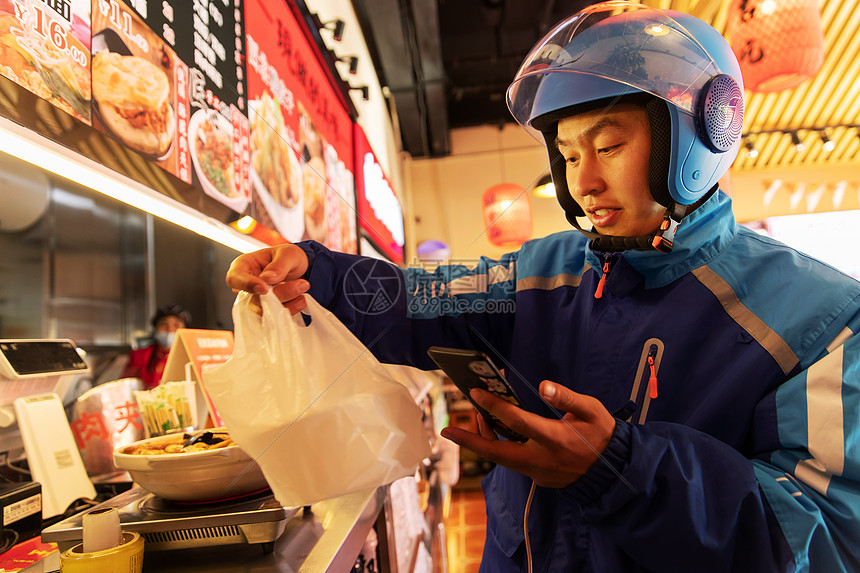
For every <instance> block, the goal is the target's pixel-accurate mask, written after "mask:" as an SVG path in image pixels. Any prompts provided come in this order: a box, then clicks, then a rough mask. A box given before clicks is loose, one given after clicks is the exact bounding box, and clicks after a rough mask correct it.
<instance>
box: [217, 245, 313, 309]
mask: <svg viewBox="0 0 860 573" xmlns="http://www.w3.org/2000/svg"><path fill="white" fill-rule="evenodd" d="M307 270H308V257H307V255H306V254H305V252H304V251H303V250H302V249H301V248H299V247H297V246H296V245H292V244H288V245H278V246H277V247H269V248H267V249H261V250H259V251H254V252H253V253H246V254H244V255H239V256H238V257H236V259H235V260H234V261H233V263H232V264H231V265H230V268H229V270H228V271H227V286H229V287H230V288H232V289H233V292H235V293H238V292H239V291H247V292H250V293H253V294H256V295H261V294H265V293H266V292H267V291H268V290H269V287H272V291H273V292H274V293H275V295H276V296H277V297H278V300H280V301H281V302H282V303H283V305H284V306H285V307H286V308H288V309H289V310H290V312H292V313H293V314H296V313H297V312H299V311H301V310H302V309H304V308H305V307H306V306H307V303H306V302H305V297H304V296H302V295H303V294H304V293H306V292H307V290H308V288H310V284H309V283H308V281H306V280H304V279H303V278H301V277H302V276H304V274H305V273H306V272H307Z"/></svg>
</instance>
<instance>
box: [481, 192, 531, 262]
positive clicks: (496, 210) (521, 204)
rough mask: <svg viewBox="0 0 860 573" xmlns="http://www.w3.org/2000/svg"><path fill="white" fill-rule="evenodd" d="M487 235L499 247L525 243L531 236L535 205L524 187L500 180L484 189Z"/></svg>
mask: <svg viewBox="0 0 860 573" xmlns="http://www.w3.org/2000/svg"><path fill="white" fill-rule="evenodd" d="M482 211H483V215H484V227H485V228H486V229H487V238H489V240H490V242H491V243H492V244H494V245H496V246H500V247H515V246H519V245H522V244H523V243H524V242H525V241H527V240H528V239H529V238H530V237H531V235H532V205H531V201H530V199H529V194H528V193H527V192H526V190H525V188H524V187H522V186H520V185H516V184H514V183H501V184H499V185H494V186H492V187H490V188H489V189H487V190H486V191H484V195H483V198H482Z"/></svg>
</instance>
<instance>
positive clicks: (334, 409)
mask: <svg viewBox="0 0 860 573" xmlns="http://www.w3.org/2000/svg"><path fill="white" fill-rule="evenodd" d="M305 298H306V300H307V303H308V306H307V309H306V310H305V311H303V312H304V313H305V314H309V315H310V316H311V324H310V325H308V326H305V323H304V320H303V319H302V317H301V315H299V314H297V315H295V316H291V315H290V311H289V310H287V309H285V308H284V307H283V306H282V305H281V304H280V302H279V301H278V299H277V297H276V296H275V295H274V294H272V293H271V292H270V293H268V294H266V295H263V296H261V297H260V302H261V306H262V308H263V316H262V317H260V316H259V315H257V314H256V313H255V312H254V311H253V310H251V309H250V308H249V302H250V300H251V295H250V294H248V293H240V294H239V295H238V296H237V298H236V302H235V303H234V305H233V323H234V327H235V344H234V348H233V356H232V358H231V359H230V360H228V361H227V362H225V363H224V364H222V365H219V366H215V367H213V368H210V369H208V370H206V372H205V374H204V382H205V387H206V390H207V392H208V393H209V395H210V396H211V398H212V400H213V402H214V404H215V407H216V408H217V410H218V413H219V415H220V416H221V418H222V419H223V421H224V423H225V425H226V426H227V429H228V431H229V432H230V434H231V436H232V437H233V439H234V440H235V441H236V443H237V444H238V445H239V446H240V447H241V448H242V449H243V450H245V451H246V452H247V453H248V454H249V455H251V456H252V457H253V458H254V459H255V460H256V461H257V463H258V464H259V465H260V467H261V468H262V470H263V473H264V475H265V476H266V480H267V481H268V482H269V486H270V487H271V488H272V491H273V492H274V494H275V497H276V498H277V499H278V501H279V502H281V504H283V505H285V506H301V505H309V504H312V503H315V502H317V501H320V500H323V499H327V498H331V497H337V496H341V495H346V494H348V493H353V492H356V491H360V490H363V489H368V488H372V487H378V486H381V485H385V484H388V483H391V482H393V481H394V480H396V479H399V478H401V477H404V476H407V475H412V474H414V473H415V468H416V466H417V464H418V463H419V462H420V461H421V460H422V459H424V458H425V457H427V456H428V455H430V446H429V443H428V440H427V436H426V433H425V430H424V426H423V423H422V421H421V411H420V409H419V408H418V406H417V405H416V404H415V401H414V400H413V398H412V396H411V395H410V394H409V391H408V390H407V389H406V388H405V387H404V386H403V385H402V384H400V383H399V382H397V381H395V380H393V379H392V378H391V377H390V376H389V375H388V374H387V373H386V370H385V368H384V367H383V366H382V365H381V364H380V363H379V362H378V361H377V360H376V358H374V356H373V355H372V354H371V353H370V351H369V350H368V349H367V348H365V346H364V345H363V344H362V343H361V342H360V341H359V340H358V339H357V338H356V337H355V336H354V335H353V334H352V333H351V332H350V331H349V330H348V329H347V328H346V327H345V326H344V325H343V324H342V323H341V322H340V321H339V320H338V319H337V318H336V317H335V316H334V315H333V314H331V313H330V312H329V311H328V310H326V309H325V308H323V307H322V306H321V305H320V304H319V303H318V302H316V301H315V300H313V298H312V297H311V296H309V295H305Z"/></svg>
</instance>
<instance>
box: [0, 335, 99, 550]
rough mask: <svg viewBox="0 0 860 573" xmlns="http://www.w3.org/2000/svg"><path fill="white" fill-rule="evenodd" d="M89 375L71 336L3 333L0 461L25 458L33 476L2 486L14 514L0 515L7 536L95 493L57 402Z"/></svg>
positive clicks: (1, 499) (8, 465)
mask: <svg viewBox="0 0 860 573" xmlns="http://www.w3.org/2000/svg"><path fill="white" fill-rule="evenodd" d="M88 375H89V367H88V365H87V363H86V362H85V360H84V359H83V357H82V355H81V352H79V350H78V348H77V346H76V345H75V343H74V342H72V341H71V340H69V339H52V340H34V339H26V340H5V339H3V340H0V466H2V467H3V469H5V471H6V472H8V471H11V470H15V471H22V469H23V468H22V465H26V466H27V467H28V470H29V472H30V474H31V477H32V481H15V480H12V483H10V484H7V485H5V486H4V488H3V490H0V505H2V511H3V515H4V516H11V517H14V519H11V517H10V519H9V520H6V519H4V521H3V533H4V535H5V534H9V535H7V537H9V536H15V537H18V538H19V540H20V539H26V538H27V537H28V536H32V535H35V534H38V531H39V529H40V528H41V523H42V520H43V519H46V518H50V517H54V516H57V515H61V514H63V513H64V512H65V511H66V509H67V508H68V507H69V505H70V504H71V503H73V502H74V501H75V500H77V499H80V498H90V499H92V498H94V497H95V495H96V492H95V488H94V486H93V483H92V481H90V479H89V478H88V477H87V473H86V470H85V468H84V465H83V462H82V460H81V456H80V452H79V451H78V448H77V446H76V444H75V440H74V437H73V435H72V431H71V428H70V426H69V422H68V419H67V417H66V413H65V410H64V408H63V403H62V397H64V396H65V395H66V393H67V391H68V390H69V388H70V387H71V386H72V385H73V384H74V383H75V382H76V381H77V380H78V379H79V378H80V377H81V376H88ZM25 461H26V464H25ZM4 475H5V477H7V478H8V474H4ZM22 475H24V474H22ZM37 514H38V518H36V517H35V516H36V515H37ZM34 523H38V526H36V528H35V533H33V530H34V528H33V524H34Z"/></svg>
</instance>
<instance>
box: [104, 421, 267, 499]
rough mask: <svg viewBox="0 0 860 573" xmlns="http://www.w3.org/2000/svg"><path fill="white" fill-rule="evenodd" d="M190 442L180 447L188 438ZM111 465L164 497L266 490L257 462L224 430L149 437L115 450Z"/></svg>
mask: <svg viewBox="0 0 860 573" xmlns="http://www.w3.org/2000/svg"><path fill="white" fill-rule="evenodd" d="M192 437H194V438H197V439H196V441H195V442H194V443H193V444H190V445H188V446H183V444H184V443H185V442H187V441H188V439H189V438H192ZM113 462H114V465H115V466H116V467H117V468H118V469H121V470H125V471H127V472H128V473H129V475H130V476H131V478H132V480H133V481H134V482H135V483H136V484H138V485H139V486H141V487H142V488H144V489H145V490H147V491H149V492H152V493H154V494H155V495H157V496H159V497H162V498H164V499H169V500H176V501H200V500H217V499H224V498H229V497H235V496H237V495H241V494H245V493H250V492H254V491H260V490H264V489H267V488H268V487H269V486H268V483H267V482H266V478H265V477H264V476H263V472H262V470H261V469H260V466H258V465H257V463H256V462H255V461H254V460H253V459H252V458H251V457H250V456H249V455H248V454H246V453H245V452H244V451H243V450H242V449H241V448H239V446H237V445H236V444H235V442H233V440H232V438H230V436H229V434H228V433H227V431H226V429H225V428H213V429H210V430H206V431H204V432H199V433H195V434H193V435H192V434H185V433H181V432H179V433H175V434H169V435H166V436H158V437H156V438H148V439H146V440H140V441H137V442H134V443H131V444H129V445H127V446H122V447H120V448H117V449H116V450H114V453H113Z"/></svg>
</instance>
